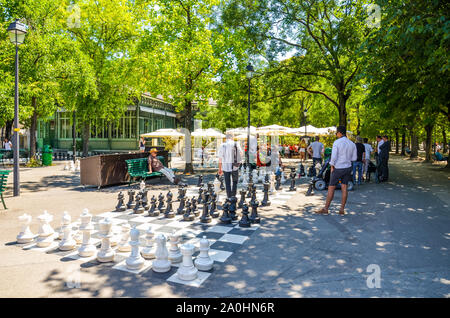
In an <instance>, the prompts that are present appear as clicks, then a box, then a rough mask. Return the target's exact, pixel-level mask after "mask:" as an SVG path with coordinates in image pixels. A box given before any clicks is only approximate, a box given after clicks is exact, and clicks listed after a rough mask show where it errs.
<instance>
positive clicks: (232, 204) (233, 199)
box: [228, 197, 245, 221]
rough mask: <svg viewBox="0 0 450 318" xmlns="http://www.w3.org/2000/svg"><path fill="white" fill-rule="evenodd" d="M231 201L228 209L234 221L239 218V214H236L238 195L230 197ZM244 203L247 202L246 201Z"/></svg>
mask: <svg viewBox="0 0 450 318" xmlns="http://www.w3.org/2000/svg"><path fill="white" fill-rule="evenodd" d="M229 202H230V206H229V208H228V211H230V217H231V219H232V220H233V221H234V220H237V218H238V217H237V215H236V208H237V207H236V203H237V198H236V197H231V198H230V199H229ZM244 204H245V202H244Z"/></svg>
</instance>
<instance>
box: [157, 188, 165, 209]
mask: <svg viewBox="0 0 450 318" xmlns="http://www.w3.org/2000/svg"><path fill="white" fill-rule="evenodd" d="M158 202H159V203H158V210H159V212H161V213H163V212H164V195H163V194H162V192H161V193H160V194H159V195H158Z"/></svg>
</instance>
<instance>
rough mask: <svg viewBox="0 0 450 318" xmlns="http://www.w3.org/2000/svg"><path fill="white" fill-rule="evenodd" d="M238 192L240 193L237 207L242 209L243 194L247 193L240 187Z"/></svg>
mask: <svg viewBox="0 0 450 318" xmlns="http://www.w3.org/2000/svg"><path fill="white" fill-rule="evenodd" d="M239 193H240V194H241V199H240V200H239V203H238V208H239V209H242V205H243V204H244V203H245V194H246V193H247V191H245V189H241V191H239Z"/></svg>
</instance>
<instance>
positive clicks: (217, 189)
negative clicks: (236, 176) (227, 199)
mask: <svg viewBox="0 0 450 318" xmlns="http://www.w3.org/2000/svg"><path fill="white" fill-rule="evenodd" d="M219 178H220V176H219V174H216V177H215V179H214V191H215V192H216V193H219V192H220V180H219Z"/></svg>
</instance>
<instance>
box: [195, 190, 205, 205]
mask: <svg viewBox="0 0 450 318" xmlns="http://www.w3.org/2000/svg"><path fill="white" fill-rule="evenodd" d="M203 192H204V189H203V187H200V189H198V199H197V203H202V198H203Z"/></svg>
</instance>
